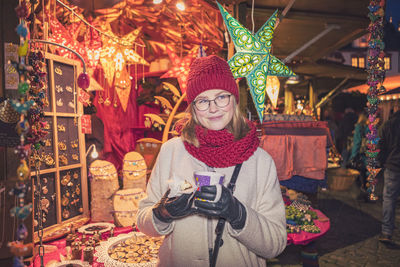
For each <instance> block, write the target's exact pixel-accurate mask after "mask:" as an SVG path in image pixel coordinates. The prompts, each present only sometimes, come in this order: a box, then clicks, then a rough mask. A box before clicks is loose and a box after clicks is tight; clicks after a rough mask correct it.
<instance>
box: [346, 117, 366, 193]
mask: <svg viewBox="0 0 400 267" xmlns="http://www.w3.org/2000/svg"><path fill="white" fill-rule="evenodd" d="M367 122H368V118H367V116H366V115H365V113H361V114H360V115H359V116H358V121H357V123H356V125H355V126H354V133H353V142H352V147H351V153H350V157H349V165H350V166H349V167H350V168H353V169H356V170H358V171H359V172H360V175H359V176H358V179H359V180H358V182H359V185H360V188H361V191H363V192H365V182H366V178H367V168H366V166H367V165H366V164H367V162H366V159H367V157H366V155H365V151H366V148H367V147H366V145H367V144H366V134H367V133H368V132H369V129H368V125H367Z"/></svg>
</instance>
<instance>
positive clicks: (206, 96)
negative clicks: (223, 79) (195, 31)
mask: <svg viewBox="0 0 400 267" xmlns="http://www.w3.org/2000/svg"><path fill="white" fill-rule="evenodd" d="M233 98H234V96H233V95H232V94H231V93H229V92H227V91H225V90H221V89H212V90H207V91H204V92H203V93H201V94H199V95H198V96H197V97H196V99H195V100H194V102H193V104H194V111H195V115H196V117H197V120H198V121H199V123H200V124H201V125H202V126H203V127H205V128H207V129H210V130H214V131H219V130H222V129H224V128H225V127H226V126H227V125H228V123H229V122H230V121H231V120H232V117H233V113H234V100H233ZM208 100H210V102H209V107H208V108H207V109H205V110H199V109H198V107H199V106H201V105H207V104H208V103H207V102H208ZM213 100H214V101H213ZM216 103H217V104H218V105H219V106H217V104H216ZM226 103H228V104H227V105H226V106H224V105H225V104H226ZM202 109H203V108H202Z"/></svg>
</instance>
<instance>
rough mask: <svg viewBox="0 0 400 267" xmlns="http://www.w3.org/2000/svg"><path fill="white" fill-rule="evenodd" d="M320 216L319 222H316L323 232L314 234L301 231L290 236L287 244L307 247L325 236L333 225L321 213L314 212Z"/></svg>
mask: <svg viewBox="0 0 400 267" xmlns="http://www.w3.org/2000/svg"><path fill="white" fill-rule="evenodd" d="M314 211H315V212H316V213H317V215H318V220H314V223H315V225H316V226H318V227H319V229H320V230H321V232H319V233H316V234H313V233H307V232H304V231H301V232H300V233H292V234H288V237H287V244H288V245H289V244H295V245H307V244H308V243H310V242H311V241H313V240H316V239H317V238H319V237H321V236H323V235H324V234H326V232H328V230H329V228H330V227H331V223H330V221H329V219H328V217H326V216H325V214H323V213H322V212H321V211H319V210H314Z"/></svg>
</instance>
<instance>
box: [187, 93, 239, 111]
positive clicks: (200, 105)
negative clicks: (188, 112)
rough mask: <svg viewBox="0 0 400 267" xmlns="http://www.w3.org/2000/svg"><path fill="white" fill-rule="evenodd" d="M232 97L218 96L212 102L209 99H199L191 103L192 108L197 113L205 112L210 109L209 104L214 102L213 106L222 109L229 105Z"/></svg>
mask: <svg viewBox="0 0 400 267" xmlns="http://www.w3.org/2000/svg"><path fill="white" fill-rule="evenodd" d="M231 96H232V95H219V96H217V97H216V98H214V99H213V100H209V99H199V100H196V101H194V102H193V104H194V106H195V107H196V109H197V110H199V111H205V110H207V109H208V108H209V107H210V103H211V102H214V104H215V105H216V106H217V107H219V108H224V107H226V106H227V105H229V101H230V99H231Z"/></svg>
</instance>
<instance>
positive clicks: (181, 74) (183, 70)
mask: <svg viewBox="0 0 400 267" xmlns="http://www.w3.org/2000/svg"><path fill="white" fill-rule="evenodd" d="M198 49H199V46H197V45H196V46H194V47H193V48H192V49H191V50H190V51H189V53H188V54H187V55H186V56H185V57H183V58H180V57H179V56H177V54H176V53H175V52H174V51H173V50H171V48H170V47H168V46H167V49H166V50H167V54H168V56H169V58H170V59H171V61H172V68H171V69H170V70H168V71H167V72H166V73H165V74H163V75H162V76H161V77H160V78H161V79H164V78H176V79H177V80H178V83H179V87H180V89H181V93H182V94H184V93H185V92H186V87H187V78H188V75H189V67H190V64H192V62H193V60H194V59H195V57H196V54H197V53H198V51H199V50H198Z"/></svg>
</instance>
